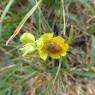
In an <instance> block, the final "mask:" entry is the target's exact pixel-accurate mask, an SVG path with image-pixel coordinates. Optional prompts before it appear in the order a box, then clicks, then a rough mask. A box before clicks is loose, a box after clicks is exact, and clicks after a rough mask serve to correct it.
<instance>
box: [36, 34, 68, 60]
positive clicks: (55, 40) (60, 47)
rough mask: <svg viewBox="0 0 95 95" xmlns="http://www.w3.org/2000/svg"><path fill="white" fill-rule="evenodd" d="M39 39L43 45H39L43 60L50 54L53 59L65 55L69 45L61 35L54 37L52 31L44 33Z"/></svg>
mask: <svg viewBox="0 0 95 95" xmlns="http://www.w3.org/2000/svg"><path fill="white" fill-rule="evenodd" d="M39 41H41V43H42V46H40V47H38V53H39V55H40V57H41V58H42V59H43V60H46V58H47V57H48V56H50V57H52V58H53V59H58V58H60V57H61V56H65V55H66V53H67V50H68V48H69V45H68V44H67V43H66V42H65V39H63V38H62V37H60V36H56V37H53V34H52V33H46V34H43V35H42V36H41V37H40V39H39Z"/></svg>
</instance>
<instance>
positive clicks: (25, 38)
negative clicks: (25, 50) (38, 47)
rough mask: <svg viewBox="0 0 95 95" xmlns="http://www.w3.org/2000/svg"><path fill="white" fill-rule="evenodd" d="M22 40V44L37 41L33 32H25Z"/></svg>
mask: <svg viewBox="0 0 95 95" xmlns="http://www.w3.org/2000/svg"><path fill="white" fill-rule="evenodd" d="M20 41H21V42H22V44H27V43H33V42H35V37H34V35H32V34H31V33H24V34H22V35H21V37H20Z"/></svg>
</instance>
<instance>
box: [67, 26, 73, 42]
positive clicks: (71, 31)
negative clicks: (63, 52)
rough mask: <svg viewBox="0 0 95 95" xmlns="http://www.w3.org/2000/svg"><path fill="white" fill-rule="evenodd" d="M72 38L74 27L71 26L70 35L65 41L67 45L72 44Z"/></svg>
mask: <svg viewBox="0 0 95 95" xmlns="http://www.w3.org/2000/svg"><path fill="white" fill-rule="evenodd" d="M73 38H74V26H73V25H71V28H70V34H69V38H68V40H67V43H69V44H70V43H71V42H72V40H73Z"/></svg>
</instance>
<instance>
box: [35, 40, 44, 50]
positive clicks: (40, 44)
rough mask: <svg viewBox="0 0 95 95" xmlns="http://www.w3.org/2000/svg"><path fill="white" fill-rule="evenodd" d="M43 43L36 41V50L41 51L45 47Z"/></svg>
mask: <svg viewBox="0 0 95 95" xmlns="http://www.w3.org/2000/svg"><path fill="white" fill-rule="evenodd" d="M43 44H44V43H43V41H42V40H41V39H39V40H36V48H37V49H41V48H42V47H43Z"/></svg>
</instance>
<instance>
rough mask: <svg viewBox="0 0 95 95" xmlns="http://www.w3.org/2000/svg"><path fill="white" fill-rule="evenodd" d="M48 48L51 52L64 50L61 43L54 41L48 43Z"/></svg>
mask: <svg viewBox="0 0 95 95" xmlns="http://www.w3.org/2000/svg"><path fill="white" fill-rule="evenodd" d="M47 50H48V51H49V52H52V53H58V52H60V51H61V50H62V48H61V47H60V45H58V44H56V43H54V42H51V43H49V44H48V48H47Z"/></svg>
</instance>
